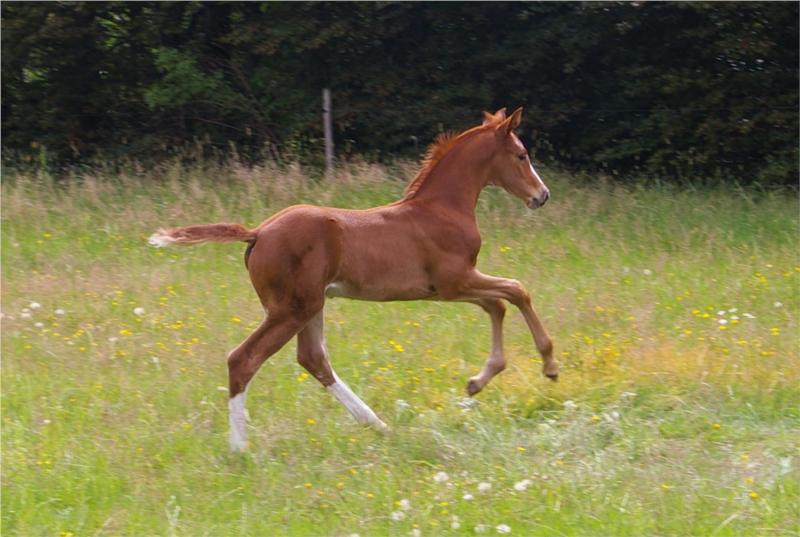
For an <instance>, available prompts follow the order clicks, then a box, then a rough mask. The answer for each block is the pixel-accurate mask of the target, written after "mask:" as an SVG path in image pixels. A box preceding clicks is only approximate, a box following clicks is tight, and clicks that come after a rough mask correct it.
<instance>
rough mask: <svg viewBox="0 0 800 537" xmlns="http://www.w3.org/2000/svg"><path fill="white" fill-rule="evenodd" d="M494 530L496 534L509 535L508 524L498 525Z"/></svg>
mask: <svg viewBox="0 0 800 537" xmlns="http://www.w3.org/2000/svg"><path fill="white" fill-rule="evenodd" d="M494 529H496V530H497V533H511V526H509V525H508V524H498V525H497V526H496V527H495V528H494Z"/></svg>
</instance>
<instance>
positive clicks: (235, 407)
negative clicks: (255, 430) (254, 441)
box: [228, 392, 247, 451]
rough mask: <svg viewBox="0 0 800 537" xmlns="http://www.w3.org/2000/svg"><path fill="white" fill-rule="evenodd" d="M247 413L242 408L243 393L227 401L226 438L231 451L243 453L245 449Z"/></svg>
mask: <svg viewBox="0 0 800 537" xmlns="http://www.w3.org/2000/svg"><path fill="white" fill-rule="evenodd" d="M246 420H247V411H246V410H245V408H244V392H241V393H238V394H236V396H234V397H231V398H230V399H228V424H229V425H230V429H231V430H230V436H229V438H228V440H229V442H230V445H231V451H244V450H245V449H247V430H246V429H245V424H246Z"/></svg>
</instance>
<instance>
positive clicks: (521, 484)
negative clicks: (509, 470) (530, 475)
mask: <svg viewBox="0 0 800 537" xmlns="http://www.w3.org/2000/svg"><path fill="white" fill-rule="evenodd" d="M532 483H533V481H531V480H530V479H523V480H522V481H518V482H517V483H515V484H514V490H518V491H520V492H522V491H523V490H525V489H526V488H528V487H529V486H531V484H532Z"/></svg>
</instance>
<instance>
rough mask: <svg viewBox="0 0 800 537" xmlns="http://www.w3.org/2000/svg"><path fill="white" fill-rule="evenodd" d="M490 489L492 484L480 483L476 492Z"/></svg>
mask: <svg viewBox="0 0 800 537" xmlns="http://www.w3.org/2000/svg"><path fill="white" fill-rule="evenodd" d="M490 488H492V484H491V483H487V482H486V481H482V482H480V483H478V490H479V491H481V492H486V491H487V490H489V489H490Z"/></svg>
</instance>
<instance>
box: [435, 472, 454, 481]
mask: <svg viewBox="0 0 800 537" xmlns="http://www.w3.org/2000/svg"><path fill="white" fill-rule="evenodd" d="M448 479H450V476H449V475H447V472H436V473H435V474H434V476H433V480H434V481H436V482H437V483H444V482H445V481H447V480H448Z"/></svg>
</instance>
